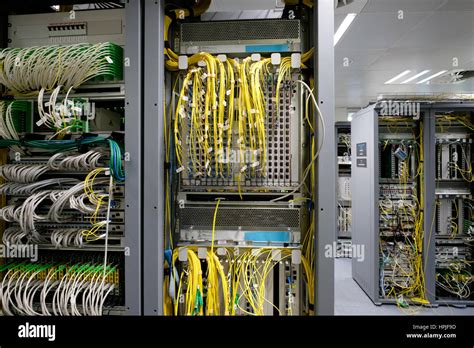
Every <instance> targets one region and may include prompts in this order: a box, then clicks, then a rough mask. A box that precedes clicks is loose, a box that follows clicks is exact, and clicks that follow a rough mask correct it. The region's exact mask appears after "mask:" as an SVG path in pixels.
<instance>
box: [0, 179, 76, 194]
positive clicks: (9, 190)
mask: <svg viewBox="0 0 474 348" xmlns="http://www.w3.org/2000/svg"><path fill="white" fill-rule="evenodd" d="M78 182H79V180H77V179H73V178H58V179H46V180H41V181H37V182H33V183H31V184H27V185H25V184H22V183H17V182H7V183H4V184H1V185H0V194H1V195H9V196H28V195H31V194H33V193H35V192H37V191H39V190H41V189H44V188H46V187H48V186H53V185H65V184H77V183H78Z"/></svg>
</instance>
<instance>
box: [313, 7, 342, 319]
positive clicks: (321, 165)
mask: <svg viewBox="0 0 474 348" xmlns="http://www.w3.org/2000/svg"><path fill="white" fill-rule="evenodd" d="M313 13H314V18H315V20H316V19H317V21H315V24H316V23H317V25H315V26H314V28H313V33H314V40H315V42H316V43H317V44H315V46H316V50H315V56H314V58H315V59H314V62H315V64H314V69H315V70H314V76H315V81H317V84H316V86H317V88H316V90H317V91H318V103H319V105H320V106H321V113H322V114H323V117H324V123H325V126H326V135H325V141H324V144H323V147H322V149H321V152H320V154H319V158H318V160H317V170H316V173H315V176H316V177H315V182H316V183H317V185H316V186H317V188H316V191H317V192H315V195H314V196H315V197H316V204H317V206H316V209H315V212H314V214H315V216H314V219H315V221H316V225H315V226H316V229H315V234H316V240H315V249H316V250H315V253H316V274H315V287H314V289H315V292H316V294H315V302H316V303H315V306H316V314H320V315H334V258H333V257H326V256H325V250H326V247H327V246H329V247H332V246H333V245H335V244H334V243H336V226H337V224H336V177H337V170H336V168H337V166H336V160H337V156H336V141H335V138H336V135H335V133H336V131H335V127H334V122H335V116H334V113H335V102H334V1H333V0H319V1H315V6H314V12H313ZM316 62H317V63H316ZM315 122H317V124H315V129H317V130H319V131H321V130H322V125H321V122H320V121H319V120H318V121H315ZM316 193H317V194H316Z"/></svg>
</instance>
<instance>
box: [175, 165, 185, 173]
mask: <svg viewBox="0 0 474 348" xmlns="http://www.w3.org/2000/svg"><path fill="white" fill-rule="evenodd" d="M183 170H184V167H183V166H181V167H179V168H178V169H176V173H181V172H182V171H183Z"/></svg>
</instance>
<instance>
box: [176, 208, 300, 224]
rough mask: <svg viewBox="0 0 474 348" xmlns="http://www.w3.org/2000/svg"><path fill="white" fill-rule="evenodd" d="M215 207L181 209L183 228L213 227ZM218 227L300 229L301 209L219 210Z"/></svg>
mask: <svg viewBox="0 0 474 348" xmlns="http://www.w3.org/2000/svg"><path fill="white" fill-rule="evenodd" d="M213 218H214V207H209V208H208V207H193V208H183V209H180V219H181V227H182V228H187V227H190V226H195V227H196V226H198V227H211V226H212V221H213ZM216 226H218V227H237V226H241V227H252V228H255V227H257V228H258V227H268V228H271V227H279V228H280V227H281V228H288V227H289V228H299V227H300V210H299V209H266V208H262V209H259V208H256V209H252V208H219V210H218V211H217V218H216Z"/></svg>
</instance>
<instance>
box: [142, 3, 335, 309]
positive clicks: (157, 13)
mask: <svg viewBox="0 0 474 348" xmlns="http://www.w3.org/2000/svg"><path fill="white" fill-rule="evenodd" d="M333 11H334V4H333V3H332V2H331V1H319V2H318V4H317V5H316V3H315V6H314V12H313V15H314V18H315V21H314V23H315V24H314V27H313V28H309V31H310V33H311V35H312V36H313V40H314V43H315V46H316V47H318V48H319V49H316V51H315V52H317V53H315V56H314V62H315V64H314V69H315V81H316V82H315V85H317V86H318V91H319V95H318V99H319V102H320V103H321V108H322V113H323V115H324V118H325V120H324V121H325V122H326V127H327V132H326V140H325V146H324V147H323V149H322V152H321V154H320V156H319V159H318V162H317V170H316V172H317V173H318V174H317V175H316V180H317V181H316V182H317V185H316V186H317V187H318V192H317V194H318V196H317V197H319V199H317V205H318V207H317V209H316V210H315V215H316V216H315V221H316V224H317V227H316V230H317V231H324V232H322V233H318V232H316V243H315V251H316V261H315V263H316V277H315V293H316V296H317V298H316V301H315V302H316V303H315V307H316V308H315V309H316V313H318V314H331V313H333V286H334V285H333V281H332V279H333V260H332V259H330V258H326V257H325V256H324V246H325V245H332V243H333V241H334V240H335V211H334V207H335V200H334V199H335V197H334V192H335V180H334V178H335V175H332V174H330V175H329V173H335V167H336V163H335V156H334V154H335V147H334V146H332V144H334V133H333V132H332V131H331V130H332V129H333V128H332V125H333V122H334V118H333V114H334V110H333V107H332V106H333V93H334V86H333V69H332V68H329V69H328V68H327V67H333V42H332V33H331V31H330V30H329V31H328V30H327V28H330V27H332V25H333ZM163 21H164V2H162V1H158V2H157V1H145V29H146V30H145V45H144V49H145V60H147V59H149V61H148V63H146V61H145V65H144V68H145V86H146V89H145V103H144V104H145V119H144V120H145V142H146V143H147V144H153V145H152V146H150V147H149V148H148V147H147V148H145V161H144V163H145V167H144V180H145V185H144V187H146V188H147V189H146V191H145V193H144V194H145V196H144V201H145V202H147V204H146V205H145V206H144V225H145V226H155V228H153V229H150V230H149V231H148V230H147V231H145V234H144V246H145V248H144V260H145V265H144V270H145V277H144V281H145V282H144V295H145V296H144V304H145V305H144V307H145V314H163V298H164V297H163V284H162V280H163V275H164V260H165V259H164V247H165V243H164V239H165V236H164V233H165V232H164V230H163V225H164V221H165V217H164V210H165V209H164V204H165V202H164V201H163V194H164V191H165V179H164V173H165V172H164V169H165V168H164V163H163V162H164V156H165V153H164V147H163V140H164V132H163V129H162V127H161V120H162V119H163V108H162V105H163V102H164V99H163V98H164V96H163V95H162V93H160V92H159V91H160V90H161V88H162V81H163V80H164V77H165V75H166V74H165V71H164V59H163V57H162V55H161V54H160V52H162V51H163V47H164V43H163V41H162V39H161V38H162V37H163V30H162V27H163V25H162V23H163ZM157 23H158V25H157ZM193 25H194V24H193ZM196 25H197V24H196ZM242 30H244V32H245V29H242ZM304 30H308V29H307V28H305V29H304ZM244 35H245V34H244ZM243 40H245V39H243ZM247 43H248V44H252V43H251V42H247ZM316 43H317V44H316ZM188 46H189V45H188ZM188 46H187V48H186V50H189V49H190V48H189V47H188ZM191 46H192V45H191ZM206 47H209V46H206ZM323 47H324V48H323ZM192 50H193V48H192V47H191V51H189V52H188V51H183V53H192V52H194V51H192ZM323 66H325V68H324V69H322V68H321V67H323ZM157 76H158V79H156V77H157ZM166 88H167V90H168V93H167V95H171V93H170V89H171V86H170V84H169V83H167V84H166ZM316 127H317V128H318V129H320V128H321V123H318V124H317V125H316ZM190 180H192V178H191V179H190ZM182 183H183V184H187V182H185V181H184V182H182ZM197 195H199V194H197ZM191 196H192V198H193V199H195V198H196V195H193V194H192V193H189V192H182V195H181V197H182V198H181V199H179V198H178V200H182V201H183V203H184V207H186V208H185V209H191V210H192V209H194V210H195V209H201V210H200V211H199V212H197V213H196V211H194V210H193V211H191V210H189V211H187V212H183V213H184V214H185V215H182V216H181V218H182V219H183V220H185V219H187V218H189V217H192V216H201V214H206V215H205V216H209V212H210V211H211V212H212V211H213V209H214V207H215V203H214V202H212V201H210V202H209V204H208V205H207V206H206V204H204V205H203V204H202V203H201V204H197V205H196V206H195V207H193V205H192V203H190V201H189V200H188V199H189V198H190V197H191ZM223 207H224V209H225V208H226V207H225V204H224V205H223ZM228 208H232V207H230V206H229V207H228ZM264 208H265V207H262V209H264ZM233 209H234V212H236V210H235V207H234V208H233ZM195 213H196V214H195ZM240 213H242V211H240ZM236 217H237V215H236ZM206 224H208V223H206ZM186 233H188V235H189V236H190V237H189V238H192V235H193V232H191V231H189V230H188V231H187V232H186V231H183V233H182V236H184V235H186ZM318 279H324V281H318Z"/></svg>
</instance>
